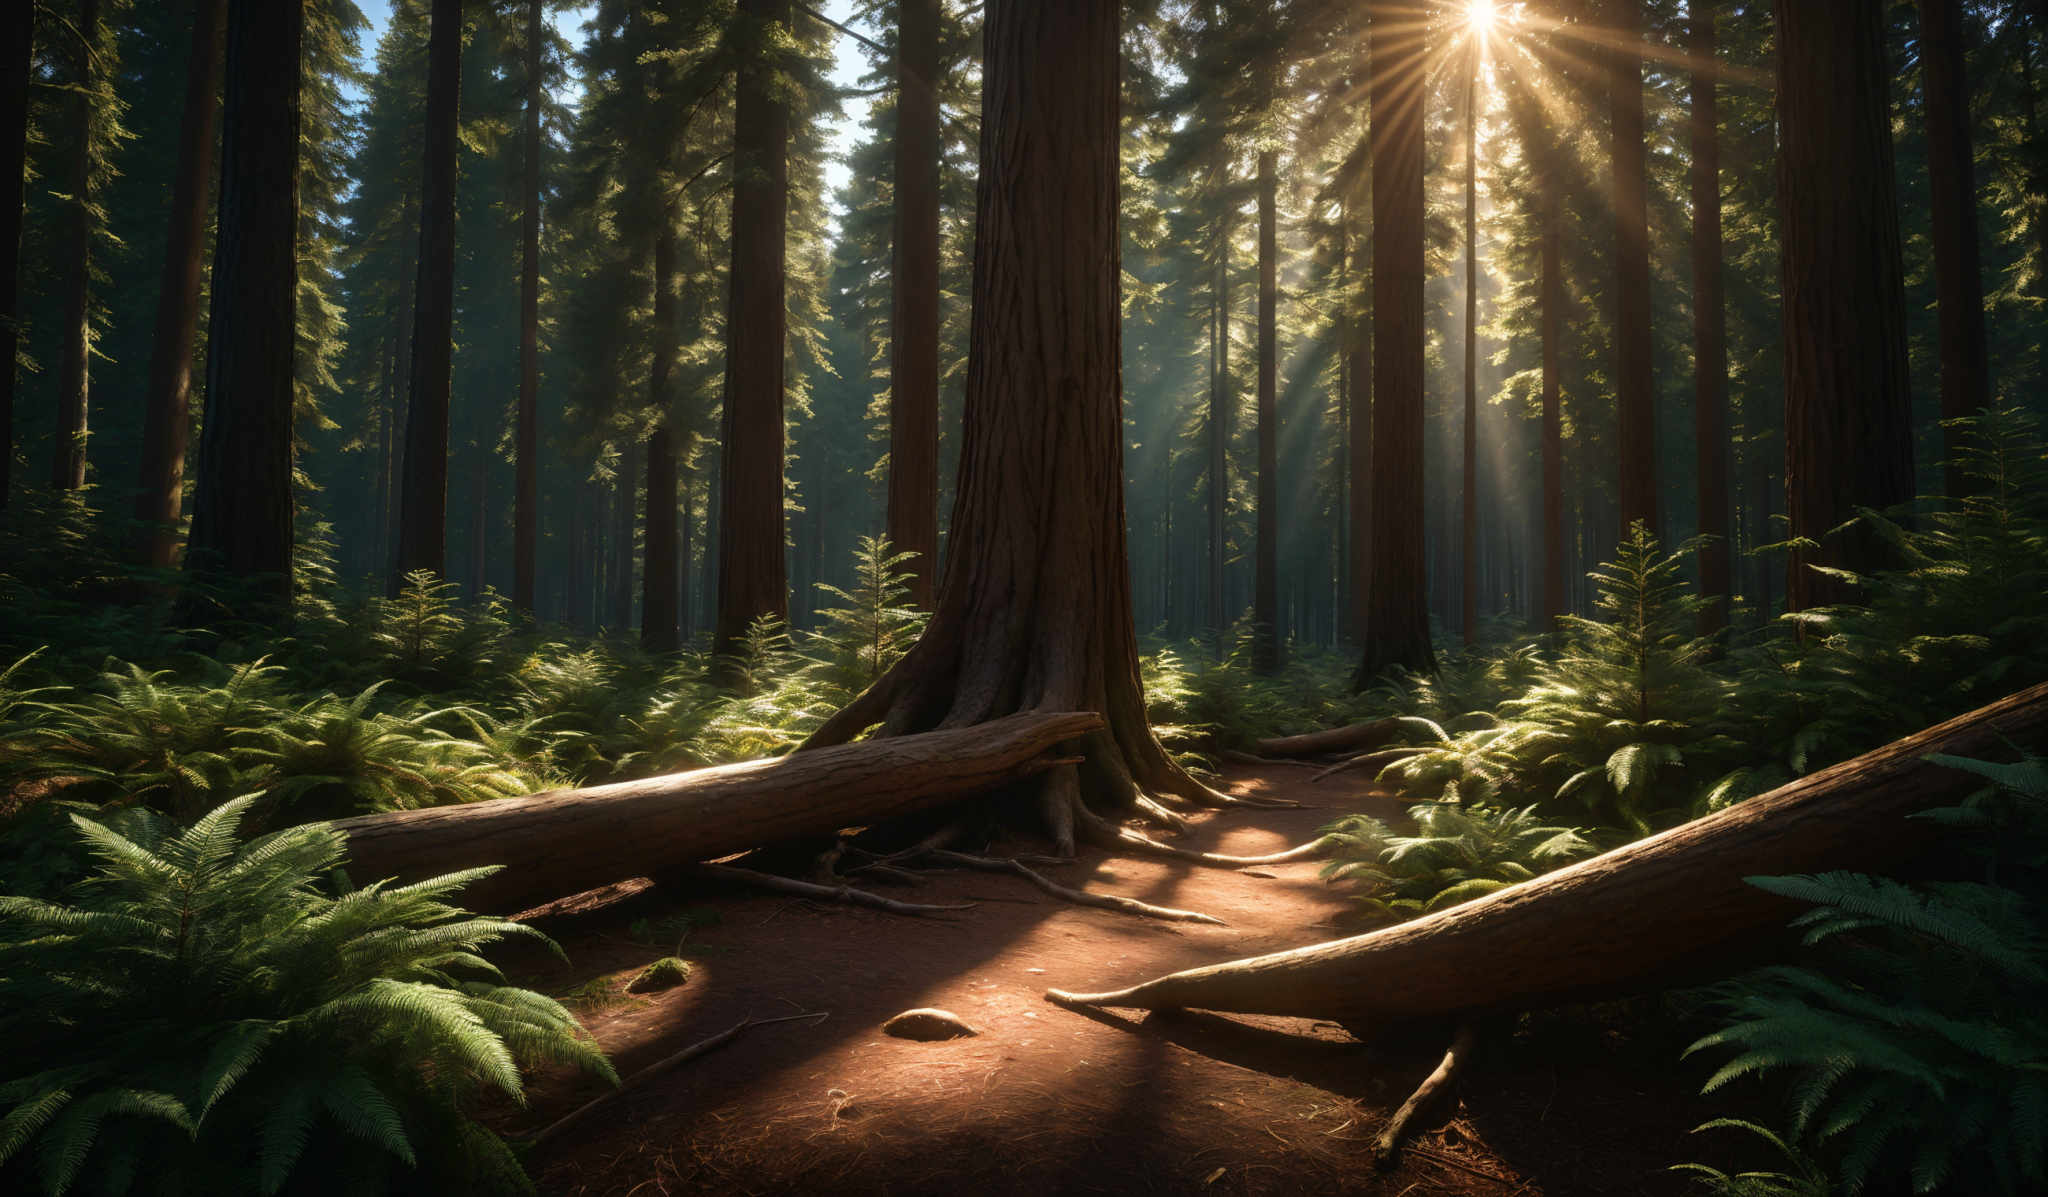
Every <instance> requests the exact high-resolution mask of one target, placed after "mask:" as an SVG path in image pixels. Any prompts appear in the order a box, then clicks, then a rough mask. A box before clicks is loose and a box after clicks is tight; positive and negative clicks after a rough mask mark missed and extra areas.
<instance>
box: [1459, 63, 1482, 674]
mask: <svg viewBox="0 0 2048 1197" xmlns="http://www.w3.org/2000/svg"><path fill="white" fill-rule="evenodd" d="M1464 450H1465V463H1464V465H1465V486H1464V493H1463V497H1462V498H1461V499H1460V501H1459V504H1458V510H1459V518H1460V523H1461V525H1462V527H1461V528H1460V535H1459V543H1458V574H1459V590H1458V613H1459V619H1458V627H1459V629H1460V630H1461V631H1462V632H1463V634H1464V640H1465V647H1467V648H1470V647H1472V645H1473V644H1475V643H1477V642H1478V640H1479V42H1478V39H1477V38H1474V39H1472V62H1471V69H1470V71H1469V72H1468V73H1467V75H1466V77H1465V436H1464Z"/></svg>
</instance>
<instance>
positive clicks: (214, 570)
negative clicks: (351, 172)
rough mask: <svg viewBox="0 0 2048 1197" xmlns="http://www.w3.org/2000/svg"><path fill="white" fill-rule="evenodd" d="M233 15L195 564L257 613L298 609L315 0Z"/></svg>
mask: <svg viewBox="0 0 2048 1197" xmlns="http://www.w3.org/2000/svg"><path fill="white" fill-rule="evenodd" d="M227 17H228V23H227V60H226V64H225V66H226V75H225V78H226V93H225V103H224V105H223V110H222V116H221V164H220V217H219V231H218V234H217V240H216V242H215V244H214V250H213V292H212V302H211V306H210V307H209V309H208V314H207V342H206V419H205V422H204V424H203V426H202V427H201V430H200V436H199V460H198V465H197V469H196V471H195V486H194V488H193V497H192V533H191V541H190V543H189V545H188V546H187V548H186V552H185V567H186V569H187V570H188V571H189V572H191V573H193V574H195V575H198V576H202V577H205V576H215V575H218V576H225V577H227V578H231V579H234V580H235V581H236V582H237V583H239V584H240V585H241V586H243V587H245V588H246V591H247V593H249V594H250V596H251V597H252V598H253V599H254V600H255V601H256V603H257V605H258V611H259V613H260V614H263V615H266V616H269V617H272V618H280V617H284V616H286V615H288V613H289V611H290V605H291V595H292V546H293V538H292V507H293V495H292V406H293V404H292V400H293V370H292V365H293V355H294V353H295V351H296V348H297V344H296V343H297V336H298V324H297V320H296V312H297V298H298V296H297V292H298V277H299V273H298V233H299V184H298V166H299V72H300V65H299V64H300V45H301V42H302V41H303V39H304V35H305V11H304V7H303V6H302V5H298V4H277V3H274V2H273V0H231V3H230V4H229V6H228V14H227ZM241 614H244V615H246V614H249V612H248V611H244V612H241Z"/></svg>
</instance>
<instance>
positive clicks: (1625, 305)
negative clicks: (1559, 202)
mask: <svg viewBox="0 0 2048 1197" xmlns="http://www.w3.org/2000/svg"><path fill="white" fill-rule="evenodd" d="M1608 14H1609V16H1608V32H1609V34H1610V35H1611V36H1612V37H1613V39H1614V44H1613V46H1612V47H1611V48H1610V50H1609V52H1608V57H1609V63H1608V66H1609V70H1610V72H1611V74H1610V77H1609V91H1608V136H1609V139H1610V140H1609V144H1610V146H1611V158H1612V165H1613V174H1614V192H1613V199H1614V257H1615V286H1614V359H1615V378H1614V403H1615V425H1614V427H1615V456H1616V458H1617V460H1618V461H1619V463H1620V486H1619V490H1618V492H1617V493H1618V495H1619V497H1620V500H1621V527H1622V531H1623V534H1624V535H1626V534H1627V530H1628V527H1629V525H1630V524H1633V523H1635V522H1636V521H1638V520H1640V521H1642V522H1643V523H1644V524H1645V525H1647V526H1648V527H1649V529H1650V530H1651V531H1652V532H1655V531H1657V528H1658V512H1657V396H1656V391H1655V389H1654V388H1653V379H1652V365H1651V361H1652V357H1651V355H1652V352H1653V350H1654V349H1655V346H1654V345H1653V344H1652V343H1651V341H1650V220H1649V168H1648V159H1647V148H1646V144H1645V142H1644V140H1643V51H1642V42H1643V4H1642V0H1609V3H1608Z"/></svg>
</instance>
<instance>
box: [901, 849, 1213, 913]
mask: <svg viewBox="0 0 2048 1197" xmlns="http://www.w3.org/2000/svg"><path fill="white" fill-rule="evenodd" d="M926 859H928V860H933V861H937V862H939V863H941V864H951V865H959V866H960V867H962V868H967V869H981V870H982V871H984V872H990V873H1014V874H1016V875H1017V876H1019V877H1022V878H1023V879H1024V880H1026V881H1029V882H1030V883H1031V884H1033V885H1035V886H1037V887H1038V888H1039V889H1042V890H1044V891H1045V892H1046V893H1048V894H1051V895H1052V896H1053V897H1055V898H1058V899H1060V900H1061V901H1063V902H1072V903H1073V904H1075V905H1076V906H1095V907H1099V908H1101V909H1103V910H1116V911H1121V912H1123V913H1125V914H1135V915H1141V916H1143V917H1145V918H1148V919H1163V920H1165V921H1167V922H1170V923H1210V924H1213V925H1215V926H1218V927H1222V926H1227V924H1226V923H1224V921H1223V920H1222V919H1219V918H1217V917H1216V916H1214V915H1209V914H1202V913H1200V912H1199V911H1194V910H1176V909H1174V908H1173V907H1171V906H1154V905H1152V904H1151V903H1150V902H1140V901H1139V900H1137V899H1136V898H1124V897H1118V896H1117V895H1115V894H1092V893H1089V892H1087V891H1086V890H1079V889H1073V888H1071V887H1068V886H1064V885H1061V884H1059V883H1058V882H1056V881H1053V880H1052V879H1050V878H1048V877H1046V876H1045V875H1044V874H1043V873H1038V872H1035V871H1033V870H1031V869H1029V868H1026V867H1025V866H1024V864H1023V863H1022V862H1020V861H1017V860H1014V859H1011V858H1008V857H1001V856H971V855H969V854H967V853H965V852H948V851H945V850H943V849H941V850H938V851H934V852H929V853H927V854H926Z"/></svg>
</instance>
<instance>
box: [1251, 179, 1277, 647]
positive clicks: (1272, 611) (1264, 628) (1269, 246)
mask: <svg viewBox="0 0 2048 1197" xmlns="http://www.w3.org/2000/svg"><path fill="white" fill-rule="evenodd" d="M1278 159H1279V154H1278V153H1277V152H1276V151H1274V150H1270V149H1265V150H1260V151H1259V410H1258V430H1257V431H1258V437H1259V472H1258V495H1257V505H1258V506H1257V510H1256V511H1255V512H1254V517H1253V518H1254V519H1255V520H1256V522H1257V532H1256V536H1255V543H1254V544H1253V547H1252V552H1253V558H1254V559H1253V562H1252V625H1253V629H1252V669H1253V670H1254V671H1255V672H1258V673H1273V672H1275V671H1276V670H1278V669H1279V668H1280V499H1279V478H1278V473H1279V468H1280V467H1279V463H1278V460H1277V453H1278V444H1279V435H1280V429H1279V416H1278V409H1279V396H1280V360H1279V353H1280V335H1279V310H1278V309H1279V298H1280V294H1279V258H1280V237H1279V219H1278V214H1277V211H1276V204H1275V194H1274V193H1275V189H1276V188H1277V187H1278V186H1279V179H1278V171H1279V166H1278Z"/></svg>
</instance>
